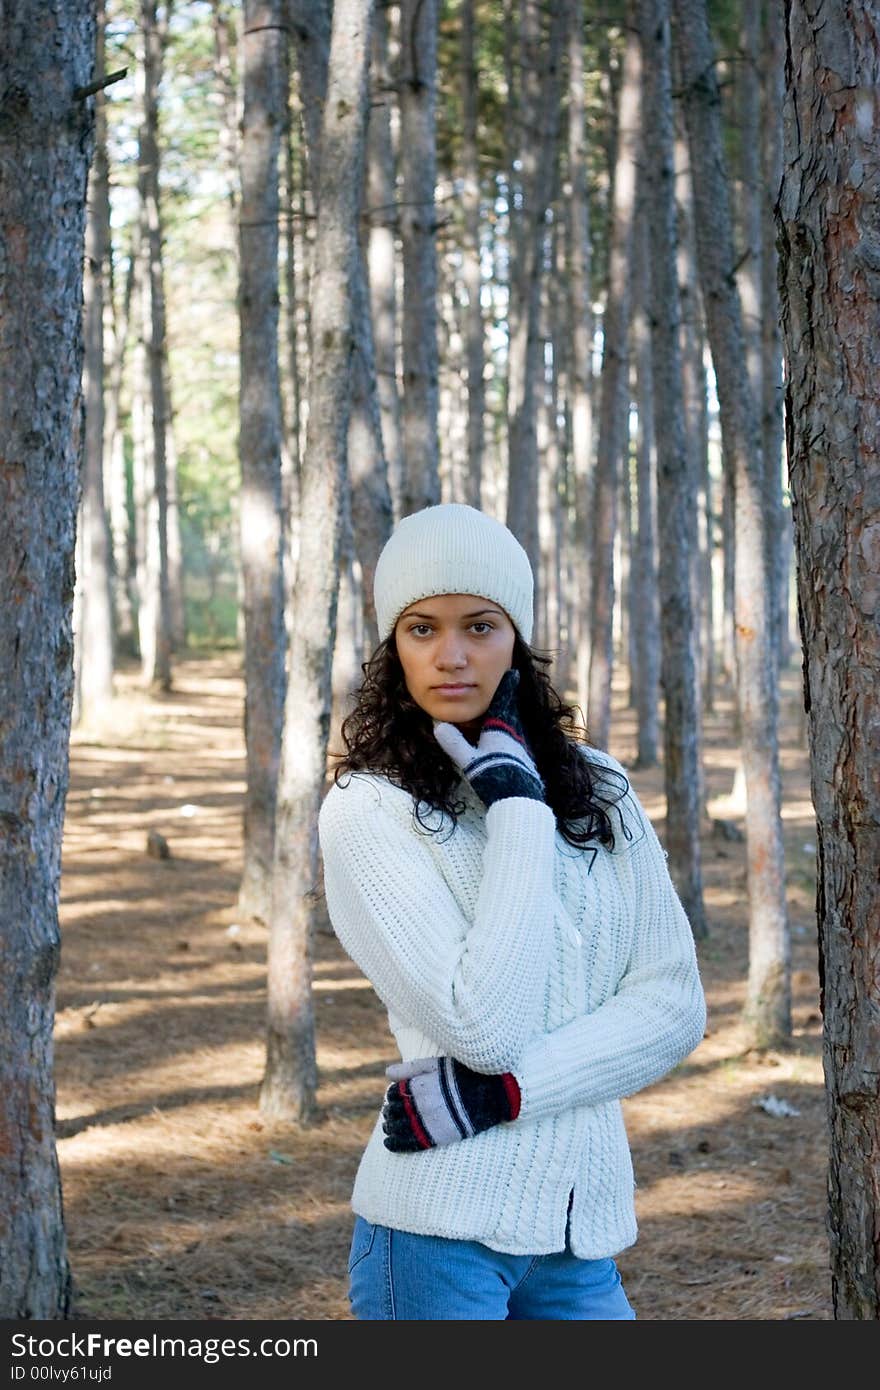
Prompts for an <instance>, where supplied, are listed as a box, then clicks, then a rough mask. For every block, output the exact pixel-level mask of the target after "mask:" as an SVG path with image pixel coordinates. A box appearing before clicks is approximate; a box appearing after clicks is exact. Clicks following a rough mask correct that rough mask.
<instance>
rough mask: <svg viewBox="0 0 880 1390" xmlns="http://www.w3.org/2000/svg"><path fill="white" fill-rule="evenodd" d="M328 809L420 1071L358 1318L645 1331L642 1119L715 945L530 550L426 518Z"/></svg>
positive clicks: (345, 909)
mask: <svg viewBox="0 0 880 1390" xmlns="http://www.w3.org/2000/svg"><path fill="white" fill-rule="evenodd" d="M374 592H375V601H376V614H377V619H378V623H379V631H380V636H381V638H382V641H381V643H380V646H379V648H378V649H377V651H376V653H375V654H374V655H373V657H372V659H371V660H370V662H368V663H367V665H366V666H365V668H364V670H365V679H364V682H363V685H362V687H361V689H360V692H359V696H358V702H357V705H356V708H355V710H354V712H353V713H352V714H351V715H350V716H349V718H348V719H347V720H346V722H345V724H344V726H343V737H344V741H345V744H346V750H347V751H346V753H345V755H344V756H343V757H342V759H341V762H340V764H339V766H338V767H337V769H336V782H335V785H334V786H333V787H331V789H330V791H329V793H328V795H327V797H326V798H325V801H324V805H323V807H322V811H321V817H320V840H321V849H322V853H323V860H324V880H325V888H326V894H327V904H328V908H329V912H330V917H331V920H332V922H333V926H334V928H335V930H336V933H337V935H338V937H339V939H340V941H341V942H342V945H343V946H344V948H345V949H346V951H347V952H348V953H349V955H350V956H351V957H352V959H353V960H354V961H355V962H356V963H357V965H358V966H359V967H360V968H361V970H363V972H364V973H365V974H366V975H367V977H368V978H369V980H370V981H371V983H372V984H373V987H374V988H375V990H376V992H377V993H378V995H379V997H380V998H381V999H382V1001H383V1002H384V1004H385V1005H386V1006H387V1008H388V1018H389V1024H390V1027H391V1030H392V1032H393V1034H394V1037H395V1039H396V1041H397V1044H398V1046H399V1048H400V1055H401V1061H400V1062H399V1063H396V1064H394V1065H393V1066H391V1067H389V1068H388V1074H389V1077H390V1078H391V1082H392V1084H391V1085H390V1086H389V1088H388V1090H387V1092H386V1098H385V1104H384V1106H383V1109H382V1114H381V1115H380V1116H379V1117H378V1118H377V1121H376V1125H375V1128H374V1130H373V1133H372V1135H371V1137H370V1141H369V1143H368V1145H367V1148H366V1151H365V1153H364V1155H363V1158H362V1160H361V1163H360V1167H359V1169H358V1173H357V1178H356V1180H355V1186H354V1192H353V1195H352V1207H353V1209H354V1212H355V1214H356V1221H355V1228H354V1234H353V1238H352V1244H351V1254H350V1259H349V1273H350V1299H351V1304H352V1309H353V1312H354V1315H355V1317H357V1318H359V1319H369V1320H384V1319H396V1320H402V1319H417V1320H428V1319H430V1320H435V1319H450V1320H461V1319H480V1320H488V1319H508V1318H509V1319H566V1320H572V1319H626V1318H633V1317H635V1313H634V1311H633V1309H632V1308H631V1306H630V1304H629V1301H628V1299H627V1297H626V1295H625V1293H624V1291H623V1288H622V1286H621V1282H620V1277H619V1274H618V1271H617V1267H616V1265H615V1262H614V1256H615V1255H617V1254H618V1253H619V1252H620V1251H621V1250H623V1249H625V1248H626V1247H627V1246H629V1245H631V1244H632V1243H633V1242H634V1241H635V1239H636V1219H635V1209H634V1200H633V1186H634V1182H633V1170H632V1162H631V1157H630V1152H629V1146H628V1143H627V1138H626V1131H625V1129H624V1124H623V1118H622V1113H621V1106H620V1100H621V1097H622V1096H627V1095H631V1094H632V1093H633V1092H635V1091H638V1090H640V1089H641V1088H642V1087H644V1086H646V1085H648V1084H650V1083H651V1082H653V1081H656V1080H657V1079H658V1077H661V1076H663V1075H664V1074H665V1073H666V1072H667V1071H669V1070H670V1068H672V1067H673V1066H675V1065H676V1063H678V1062H679V1061H681V1059H682V1058H683V1057H685V1056H687V1054H688V1053H689V1052H691V1051H692V1050H693V1048H694V1047H695V1046H696V1045H697V1043H698V1042H699V1041H700V1039H701V1038H702V1036H703V1029H704V1024H705V1004H704V999H703V991H702V988H701V985H700V979H699V972H698V967H697V961H696V957H695V952H694V945H693V938H692V934H691V931H690V928H689V925H688V922H687V918H686V917H685V914H684V911H683V909H682V907H681V904H680V902H679V900H678V897H677V895H676V893H675V889H674V888H673V885H672V882H671V880H670V878H669V874H668V871H667V868H666V860H665V856H664V853H663V850H662V849H661V848H660V845H659V842H658V840H657V837H656V835H655V833H654V831H653V829H652V827H651V825H650V823H649V822H648V820H647V817H646V816H645V813H644V811H643V810H642V808H641V806H640V804H639V802H638V799H637V798H636V796H635V794H634V793H633V792H632V790H631V789H630V787H629V784H628V781H627V778H626V775H625V773H624V772H623V769H622V768H621V766H620V764H619V763H618V762H616V761H615V760H614V759H613V758H612V757H610V756H609V755H608V754H607V753H604V752H599V751H598V750H597V749H594V748H591V747H589V746H586V745H584V744H582V743H578V742H577V741H576V738H575V737H574V734H573V730H572V728H571V715H572V712H573V711H572V710H571V708H570V707H568V706H566V705H564V704H563V702H562V701H561V700H560V699H559V697H558V696H557V695H556V694H555V693H554V691H553V689H552V687H551V685H550V683H549V681H548V679H547V676H546V674H545V673H544V671H543V669H542V665H543V664H546V663H544V662H542V660H541V659H539V658H536V657H535V656H533V654H532V653H531V651H530V649H529V647H528V642H529V641H530V638H531V634H532V601H533V600H532V594H533V580H532V572H531V569H530V566H529V561H528V558H527V556H526V554H525V551H524V550H523V549H522V547H521V546H520V545H519V543H518V542H517V541H516V539H515V538H514V536H513V535H512V534H511V532H510V531H508V529H507V528H506V527H505V526H503V525H502V524H501V523H500V522H498V521H495V520H493V519H492V518H490V517H488V516H486V515H485V514H483V513H482V512H479V511H476V510H475V509H473V508H471V507H465V506H459V505H444V506H438V507H429V508H426V509H425V510H424V511H421V512H418V513H416V514H414V515H412V516H408V517H406V518H405V519H404V520H403V521H401V523H400V524H399V525H398V527H397V528H396V530H395V531H394V533H393V534H392V536H391V538H390V539H389V541H388V543H387V544H386V546H385V548H384V550H383V551H382V554H381V556H380V558H379V562H378V565H377V568H376V576H375V584H374Z"/></svg>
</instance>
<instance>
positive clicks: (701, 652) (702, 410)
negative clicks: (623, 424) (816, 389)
mask: <svg viewBox="0 0 880 1390" xmlns="http://www.w3.org/2000/svg"><path fill="white" fill-rule="evenodd" d="M674 81H675V79H674V77H673V82H674ZM676 115H677V113H676V109H675V104H674V105H673V119H675V118H676ZM680 124H681V123H680V121H678V122H677V126H676V137H675V163H676V185H677V191H678V194H679V196H678V199H677V209H678V219H677V226H678V229H679V232H678V251H677V261H678V294H679V304H680V308H681V382H682V393H683V396H684V419H685V445H686V447H687V451H688V460H689V465H688V466H689V468H690V475H691V488H692V489H693V493H694V496H695V497H696V498H697V506H698V509H699V515H698V520H697V543H696V545H694V546H692V547H691V600H692V607H693V613H694V620H695V623H696V624H697V627H696V629H695V637H696V644H697V654H698V655H697V660H698V663H699V672H700V703H701V706H702V708H703V709H704V710H709V709H711V708H712V706H713V691H714V683H715V647H714V634H713V626H712V622H713V613H714V602H713V568H712V547H713V527H712V489H711V479H710V476H709V449H708V422H707V411H708V407H707V403H706V374H705V371H704V369H703V329H702V310H701V307H700V291H699V284H698V280H697V261H696V247H695V245H694V199H693V190H692V187H691V181H690V175H689V171H688V162H689V157H688V153H687V148H686V140H685V138H684V136H683V134H682V133H681V130H680V129H679V127H680ZM704 800H705V798H704V797H703V796H702V795H701V797H700V804H701V805H703V804H704Z"/></svg>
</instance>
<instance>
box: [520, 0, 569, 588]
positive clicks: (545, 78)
mask: <svg viewBox="0 0 880 1390" xmlns="http://www.w3.org/2000/svg"><path fill="white" fill-rule="evenodd" d="M524 3H525V6H526V9H527V12H528V16H529V19H530V26H531V29H532V30H533V31H534V34H535V35H536V36H537V38H538V40H539V42H538V43H537V45H536V47H537V58H538V66H537V68H536V71H535V72H533V73H526V74H524V82H525V84H526V89H525V91H524V93H523V107H522V115H523V119H524V121H525V126H526V130H525V135H524V138H523V142H522V145H521V150H520V159H521V164H522V183H523V194H522V213H521V214H520V216H521V219H522V221H523V225H524V231H523V236H522V261H521V263H520V264H519V265H518V266H517V267H515V269H514V275H515V276H516V278H517V280H518V294H517V300H518V305H519V307H518V311H517V315H516V318H515V321H514V326H513V337H512V339H511V343H510V360H509V364H508V373H509V385H508V420H509V422H510V423H509V428H508V441H509V443H508V460H509V461H508V493H507V525H508V526H509V527H510V529H511V531H513V533H514V535H515V536H516V537H517V539H518V540H519V541H520V543H521V545H522V546H523V548H524V550H525V551H526V553H527V555H528V557H529V559H530V560H531V562H532V569H533V571H534V574H535V581H536V585H535V588H536V595H535V597H536V606H537V607H540V592H539V588H540V586H539V583H538V579H539V574H540V541H539V536H538V437H537V421H538V415H537V410H538V400H539V395H540V391H541V389H542V385H543V377H544V363H543V339H542V337H541V282H542V279H543V263H544V257H545V241H546V233H547V226H546V216H547V209H548V207H549V206H550V204H551V202H552V200H553V194H554V191H555V187H556V168H557V159H558V145H559V125H560V110H561V98H562V58H563V53H564V51H565V36H566V33H567V32H568V29H569V27H570V26H569V20H568V11H567V4H565V3H560V4H558V5H556V6H554V7H553V8H551V11H550V20H549V26H550V27H549V32H548V34H547V36H546V38H544V39H543V42H541V41H540V40H541V38H542V35H541V22H540V16H539V15H537V14H536V15H535V16H534V17H532V15H531V12H532V11H534V10H536V9H537V0H524ZM526 61H529V57H528V55H526Z"/></svg>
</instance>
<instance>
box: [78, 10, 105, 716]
mask: <svg viewBox="0 0 880 1390" xmlns="http://www.w3.org/2000/svg"><path fill="white" fill-rule="evenodd" d="M97 21H98V43H97V50H96V51H97V61H96V64H95V81H99V80H100V79H102V78H103V77H104V75H105V71H104V24H105V17H104V0H98V6H97ZM95 108H96V109H95V155H94V160H93V163H92V169H91V174H90V177H89V197H88V212H87V220H86V260H85V271H84V284H83V299H84V328H83V333H84V339H85V356H84V360H83V395H84V398H85V408H86V438H85V461H84V468H83V487H82V502H81V504H80V527H81V534H80V537H79V542H80V550H81V564H82V572H81V573H80V574H78V575H77V586H78V588H79V590H80V596H81V598H80V614H79V626H78V628H77V630H76V635H75V645H76V648H77V651H76V669H77V685H78V694H79V698H78V700H76V704H77V706H78V712H79V717H80V718H88V717H89V716H91V715H93V714H96V713H99V712H100V710H101V708H102V706H104V705H105V704H106V702H107V701H108V700H109V699H110V698H111V696H112V694H113V605H112V566H111V551H110V528H109V525H108V521H107V511H106V508H105V506H104V284H105V280H106V278H107V264H108V261H109V257H110V185H109V173H108V165H107V115H106V98H105V96H104V94H103V92H101V93H99V94H98V96H97V97H96V98H95Z"/></svg>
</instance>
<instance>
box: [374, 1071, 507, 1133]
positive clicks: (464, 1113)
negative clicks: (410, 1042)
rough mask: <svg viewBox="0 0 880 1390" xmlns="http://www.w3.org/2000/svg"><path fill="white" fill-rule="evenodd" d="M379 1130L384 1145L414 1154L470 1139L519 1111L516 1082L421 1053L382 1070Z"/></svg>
mask: <svg viewBox="0 0 880 1390" xmlns="http://www.w3.org/2000/svg"><path fill="white" fill-rule="evenodd" d="M385 1074H386V1076H389V1077H391V1078H392V1085H391V1086H389V1087H388V1090H387V1091H386V1092H385V1103H384V1105H383V1106H382V1128H383V1130H384V1131H385V1140H384V1143H385V1147H386V1149H391V1150H392V1152H394V1153H417V1152H418V1151H419V1150H420V1149H433V1148H436V1147H438V1146H439V1145H443V1144H455V1143H457V1142H458V1141H459V1140H460V1139H470V1138H472V1137H473V1136H474V1135H475V1134H481V1133H482V1132H483V1130H486V1129H491V1128H492V1126H493V1125H497V1124H501V1123H503V1122H504V1121H506V1120H515V1119H516V1117H517V1115H518V1114H519V1106H520V1091H519V1083H518V1082H517V1080H516V1077H515V1076H513V1075H512V1073H511V1072H503V1073H502V1074H501V1075H496V1076H484V1075H483V1074H482V1073H481V1072H476V1071H471V1070H470V1068H469V1067H466V1066H464V1065H463V1063H461V1062H457V1061H456V1060H455V1058H454V1057H419V1058H417V1059H416V1060H415V1061H412V1062H395V1063H394V1064H393V1065H392V1066H390V1067H388V1068H386V1072H385Z"/></svg>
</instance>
